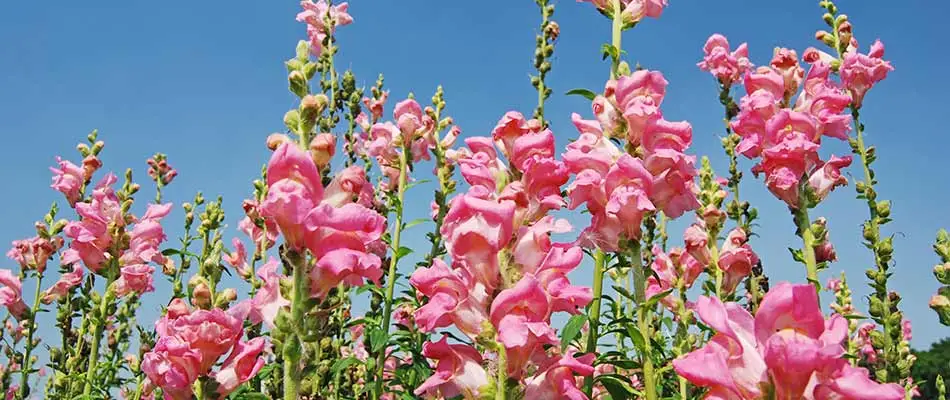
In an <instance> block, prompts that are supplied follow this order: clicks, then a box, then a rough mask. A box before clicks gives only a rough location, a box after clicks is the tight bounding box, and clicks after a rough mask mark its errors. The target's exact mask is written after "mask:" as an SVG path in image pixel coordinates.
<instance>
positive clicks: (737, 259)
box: [718, 228, 759, 293]
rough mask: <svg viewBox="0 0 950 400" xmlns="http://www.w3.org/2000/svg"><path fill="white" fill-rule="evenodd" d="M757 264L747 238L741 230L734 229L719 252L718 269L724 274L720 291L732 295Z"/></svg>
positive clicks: (756, 258) (757, 258)
mask: <svg viewBox="0 0 950 400" xmlns="http://www.w3.org/2000/svg"><path fill="white" fill-rule="evenodd" d="M758 262H759V257H758V255H756V254H755V252H754V251H752V248H751V247H749V245H748V237H747V236H746V234H745V231H744V230H742V229H741V228H735V229H733V230H732V231H730V232H729V234H728V235H727V236H726V240H725V241H724V242H723V244H722V250H721V251H720V252H719V262H718V265H719V268H720V269H722V271H723V272H724V274H723V281H722V290H723V292H724V293H732V292H734V291H735V290H736V287H738V286H739V283H740V282H742V280H743V279H745V277H747V276H749V274H750V273H751V272H752V267H754V266H755V265H756V264H758Z"/></svg>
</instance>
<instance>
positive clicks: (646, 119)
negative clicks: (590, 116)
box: [595, 70, 680, 144]
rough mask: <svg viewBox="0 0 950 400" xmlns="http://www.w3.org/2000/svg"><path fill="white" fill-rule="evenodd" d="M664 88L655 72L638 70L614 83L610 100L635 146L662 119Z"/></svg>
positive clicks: (657, 72)
mask: <svg viewBox="0 0 950 400" xmlns="http://www.w3.org/2000/svg"><path fill="white" fill-rule="evenodd" d="M667 84H668V82H667V81H666V79H665V78H664V77H663V74H662V73H661V72H659V71H649V70H640V71H635V72H634V73H633V74H631V75H630V76H622V77H620V78H619V79H617V81H616V84H615V88H614V91H613V97H614V98H615V99H616V105H617V107H618V108H619V110H620V113H621V114H622V115H623V117H624V119H625V120H626V122H627V135H626V136H627V140H628V141H629V142H631V143H633V144H639V143H640V140H641V137H643V135H644V131H645V130H646V129H647V127H648V126H649V125H651V124H653V123H654V122H656V121H657V120H659V119H661V118H662V117H663V116H662V114H661V113H660V110H659V107H660V103H662V102H663V97H664V96H666V86H667ZM609 86H610V82H608V88H609ZM608 98H609V96H608ZM595 112H596V111H595ZM603 122H604V121H601V123H603ZM605 126H606V125H605ZM676 128H677V129H676V130H677V131H679V130H680V129H679V127H676Z"/></svg>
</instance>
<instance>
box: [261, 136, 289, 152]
mask: <svg viewBox="0 0 950 400" xmlns="http://www.w3.org/2000/svg"><path fill="white" fill-rule="evenodd" d="M292 142H293V141H292V140H291V139H290V136H287V135H285V134H283V133H272V134H270V135H269V136H267V148H268V149H271V150H277V148H278V147H280V146H281V145H282V144H284V143H292Z"/></svg>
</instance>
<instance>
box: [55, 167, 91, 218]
mask: <svg viewBox="0 0 950 400" xmlns="http://www.w3.org/2000/svg"><path fill="white" fill-rule="evenodd" d="M56 163H57V164H59V168H53V167H50V171H52V172H53V184H52V185H50V187H51V188H53V189H55V190H56V191H58V192H60V193H62V194H63V195H65V196H66V201H68V202H69V205H70V206H73V207H74V206H75V205H76V202H78V201H79V200H80V197H81V194H80V189H82V186H83V184H84V183H85V182H86V174H85V171H83V169H82V168H80V167H79V166H77V165H76V164H73V163H72V162H70V161H69V160H63V159H62V158H60V157H56Z"/></svg>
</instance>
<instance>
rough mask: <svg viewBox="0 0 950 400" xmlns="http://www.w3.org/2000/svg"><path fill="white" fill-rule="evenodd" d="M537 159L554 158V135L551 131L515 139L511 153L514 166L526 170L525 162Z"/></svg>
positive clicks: (530, 133) (529, 134)
mask: <svg viewBox="0 0 950 400" xmlns="http://www.w3.org/2000/svg"><path fill="white" fill-rule="evenodd" d="M536 157H540V158H552V157H554V133H553V132H551V130H550V129H545V130H543V131H541V132H537V133H534V132H528V133H526V134H524V135H521V136H519V137H517V138H516V139H515V141H514V143H513V148H512V152H511V163H512V165H514V166H515V167H517V168H518V169H520V170H524V169H525V166H524V164H525V162H526V161H527V160H530V159H533V158H536Z"/></svg>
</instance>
